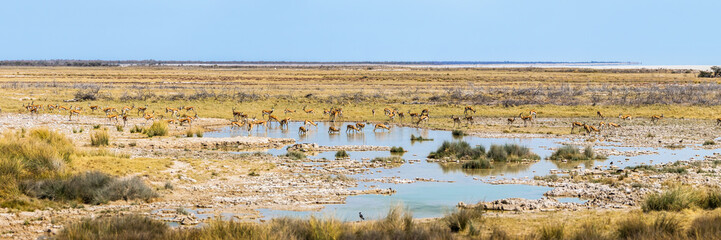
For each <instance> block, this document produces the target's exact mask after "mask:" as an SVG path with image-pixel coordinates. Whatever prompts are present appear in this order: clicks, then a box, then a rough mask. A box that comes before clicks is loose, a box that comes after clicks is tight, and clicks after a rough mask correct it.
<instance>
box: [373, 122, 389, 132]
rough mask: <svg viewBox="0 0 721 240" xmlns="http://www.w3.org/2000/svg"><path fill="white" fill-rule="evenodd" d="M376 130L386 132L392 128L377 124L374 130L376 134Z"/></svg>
mask: <svg viewBox="0 0 721 240" xmlns="http://www.w3.org/2000/svg"><path fill="white" fill-rule="evenodd" d="M376 129H385V130H388V131H390V130H391V128H389V127H388V126H386V125H385V124H380V123H379V124H376V126H375V127H374V128H373V131H374V132H375V131H376Z"/></svg>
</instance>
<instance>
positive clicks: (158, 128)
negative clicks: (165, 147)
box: [144, 121, 168, 138]
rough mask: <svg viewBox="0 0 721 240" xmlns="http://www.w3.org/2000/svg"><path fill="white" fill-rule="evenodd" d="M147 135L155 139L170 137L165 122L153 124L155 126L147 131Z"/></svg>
mask: <svg viewBox="0 0 721 240" xmlns="http://www.w3.org/2000/svg"><path fill="white" fill-rule="evenodd" d="M144 132H145V135H147V136H148V137H150V138H151V137H155V136H167V135H168V124H167V123H165V122H160V121H157V122H153V125H151V126H150V127H149V128H148V129H146V130H145V131H144Z"/></svg>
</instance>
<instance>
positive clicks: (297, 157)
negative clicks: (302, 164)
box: [285, 151, 306, 160]
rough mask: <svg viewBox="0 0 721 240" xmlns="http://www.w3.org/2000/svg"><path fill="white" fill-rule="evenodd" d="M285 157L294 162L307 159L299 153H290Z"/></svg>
mask: <svg viewBox="0 0 721 240" xmlns="http://www.w3.org/2000/svg"><path fill="white" fill-rule="evenodd" d="M285 156H286V157H289V158H290V159H293V160H301V159H305V158H306V156H305V154H303V153H302V152H299V151H288V153H286V154H285Z"/></svg>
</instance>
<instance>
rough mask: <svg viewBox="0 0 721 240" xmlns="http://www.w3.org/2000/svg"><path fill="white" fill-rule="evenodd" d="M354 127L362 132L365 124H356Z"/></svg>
mask: <svg viewBox="0 0 721 240" xmlns="http://www.w3.org/2000/svg"><path fill="white" fill-rule="evenodd" d="M355 126H356V127H358V129H361V130H363V128H364V127H366V124H365V123H356V124H355Z"/></svg>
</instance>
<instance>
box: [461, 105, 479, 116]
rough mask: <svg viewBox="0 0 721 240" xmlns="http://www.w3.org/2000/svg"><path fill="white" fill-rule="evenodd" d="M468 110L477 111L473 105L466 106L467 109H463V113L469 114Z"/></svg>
mask: <svg viewBox="0 0 721 240" xmlns="http://www.w3.org/2000/svg"><path fill="white" fill-rule="evenodd" d="M468 112H473V113H476V109H473V107H472V106H466V108H465V109H463V115H466V114H468Z"/></svg>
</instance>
